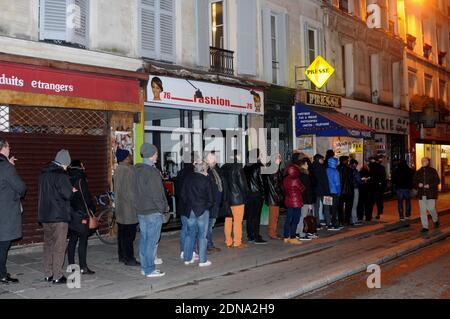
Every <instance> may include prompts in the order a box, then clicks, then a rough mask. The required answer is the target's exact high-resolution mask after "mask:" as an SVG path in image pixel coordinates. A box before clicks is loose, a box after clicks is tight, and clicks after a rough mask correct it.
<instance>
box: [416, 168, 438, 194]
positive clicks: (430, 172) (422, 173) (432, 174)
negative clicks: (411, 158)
mask: <svg viewBox="0 0 450 319" xmlns="http://www.w3.org/2000/svg"><path fill="white" fill-rule="evenodd" d="M440 183H441V179H440V178H439V174H438V172H437V171H436V170H435V169H434V168H432V167H429V166H427V167H422V168H421V169H419V170H418V171H417V172H416V174H415V175H414V188H416V189H417V190H418V196H419V199H422V197H423V196H426V197H427V199H437V198H438V186H439V184H440ZM419 184H423V185H424V186H425V185H430V188H429V189H425V188H424V187H422V188H420V187H419Z"/></svg>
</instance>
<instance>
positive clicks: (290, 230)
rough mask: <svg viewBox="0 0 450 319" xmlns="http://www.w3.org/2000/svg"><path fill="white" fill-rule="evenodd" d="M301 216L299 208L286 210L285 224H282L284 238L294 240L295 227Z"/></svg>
mask: <svg viewBox="0 0 450 319" xmlns="http://www.w3.org/2000/svg"><path fill="white" fill-rule="evenodd" d="M301 214H302V209H301V208H288V209H287V217H286V222H285V224H284V238H295V235H296V233H297V226H298V223H299V222H300V216H301Z"/></svg>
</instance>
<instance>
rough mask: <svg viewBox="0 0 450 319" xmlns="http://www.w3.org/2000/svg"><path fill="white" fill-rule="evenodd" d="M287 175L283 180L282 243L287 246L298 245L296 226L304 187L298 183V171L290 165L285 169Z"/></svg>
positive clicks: (298, 220)
mask: <svg viewBox="0 0 450 319" xmlns="http://www.w3.org/2000/svg"><path fill="white" fill-rule="evenodd" d="M287 173H288V175H287V176H286V177H285V178H284V180H283V186H284V194H285V199H284V203H285V205H286V208H287V217H286V223H285V224H284V242H285V243H287V244H293V245H300V244H301V242H300V241H299V240H298V239H296V236H295V234H296V231H297V225H298V223H299V222H300V216H301V208H302V206H303V197H302V192H303V191H305V186H304V185H303V184H302V182H301V181H300V178H299V176H300V169H299V168H298V167H297V166H296V165H294V164H291V165H290V166H289V167H288V168H287Z"/></svg>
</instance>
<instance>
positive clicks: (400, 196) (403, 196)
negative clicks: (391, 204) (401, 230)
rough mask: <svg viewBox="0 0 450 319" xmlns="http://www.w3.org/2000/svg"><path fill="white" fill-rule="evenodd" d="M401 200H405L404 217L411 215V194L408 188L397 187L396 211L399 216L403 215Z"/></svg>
mask: <svg viewBox="0 0 450 319" xmlns="http://www.w3.org/2000/svg"><path fill="white" fill-rule="evenodd" d="M403 200H405V201H406V217H411V194H410V191H409V189H397V202H398V213H399V215H400V218H403V217H405V215H404V210H403Z"/></svg>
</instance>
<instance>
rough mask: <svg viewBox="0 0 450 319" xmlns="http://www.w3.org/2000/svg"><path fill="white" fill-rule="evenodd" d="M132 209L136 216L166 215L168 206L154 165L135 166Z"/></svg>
mask: <svg viewBox="0 0 450 319" xmlns="http://www.w3.org/2000/svg"><path fill="white" fill-rule="evenodd" d="M135 174H136V175H135V188H134V207H135V208H136V213H137V214H138V215H151V214H158V213H160V214H163V215H165V214H167V213H168V212H169V204H168V203H167V198H166V192H165V189H164V186H163V183H162V177H161V173H160V172H159V170H158V169H157V168H156V167H155V166H154V165H147V164H137V165H136V166H135Z"/></svg>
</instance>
